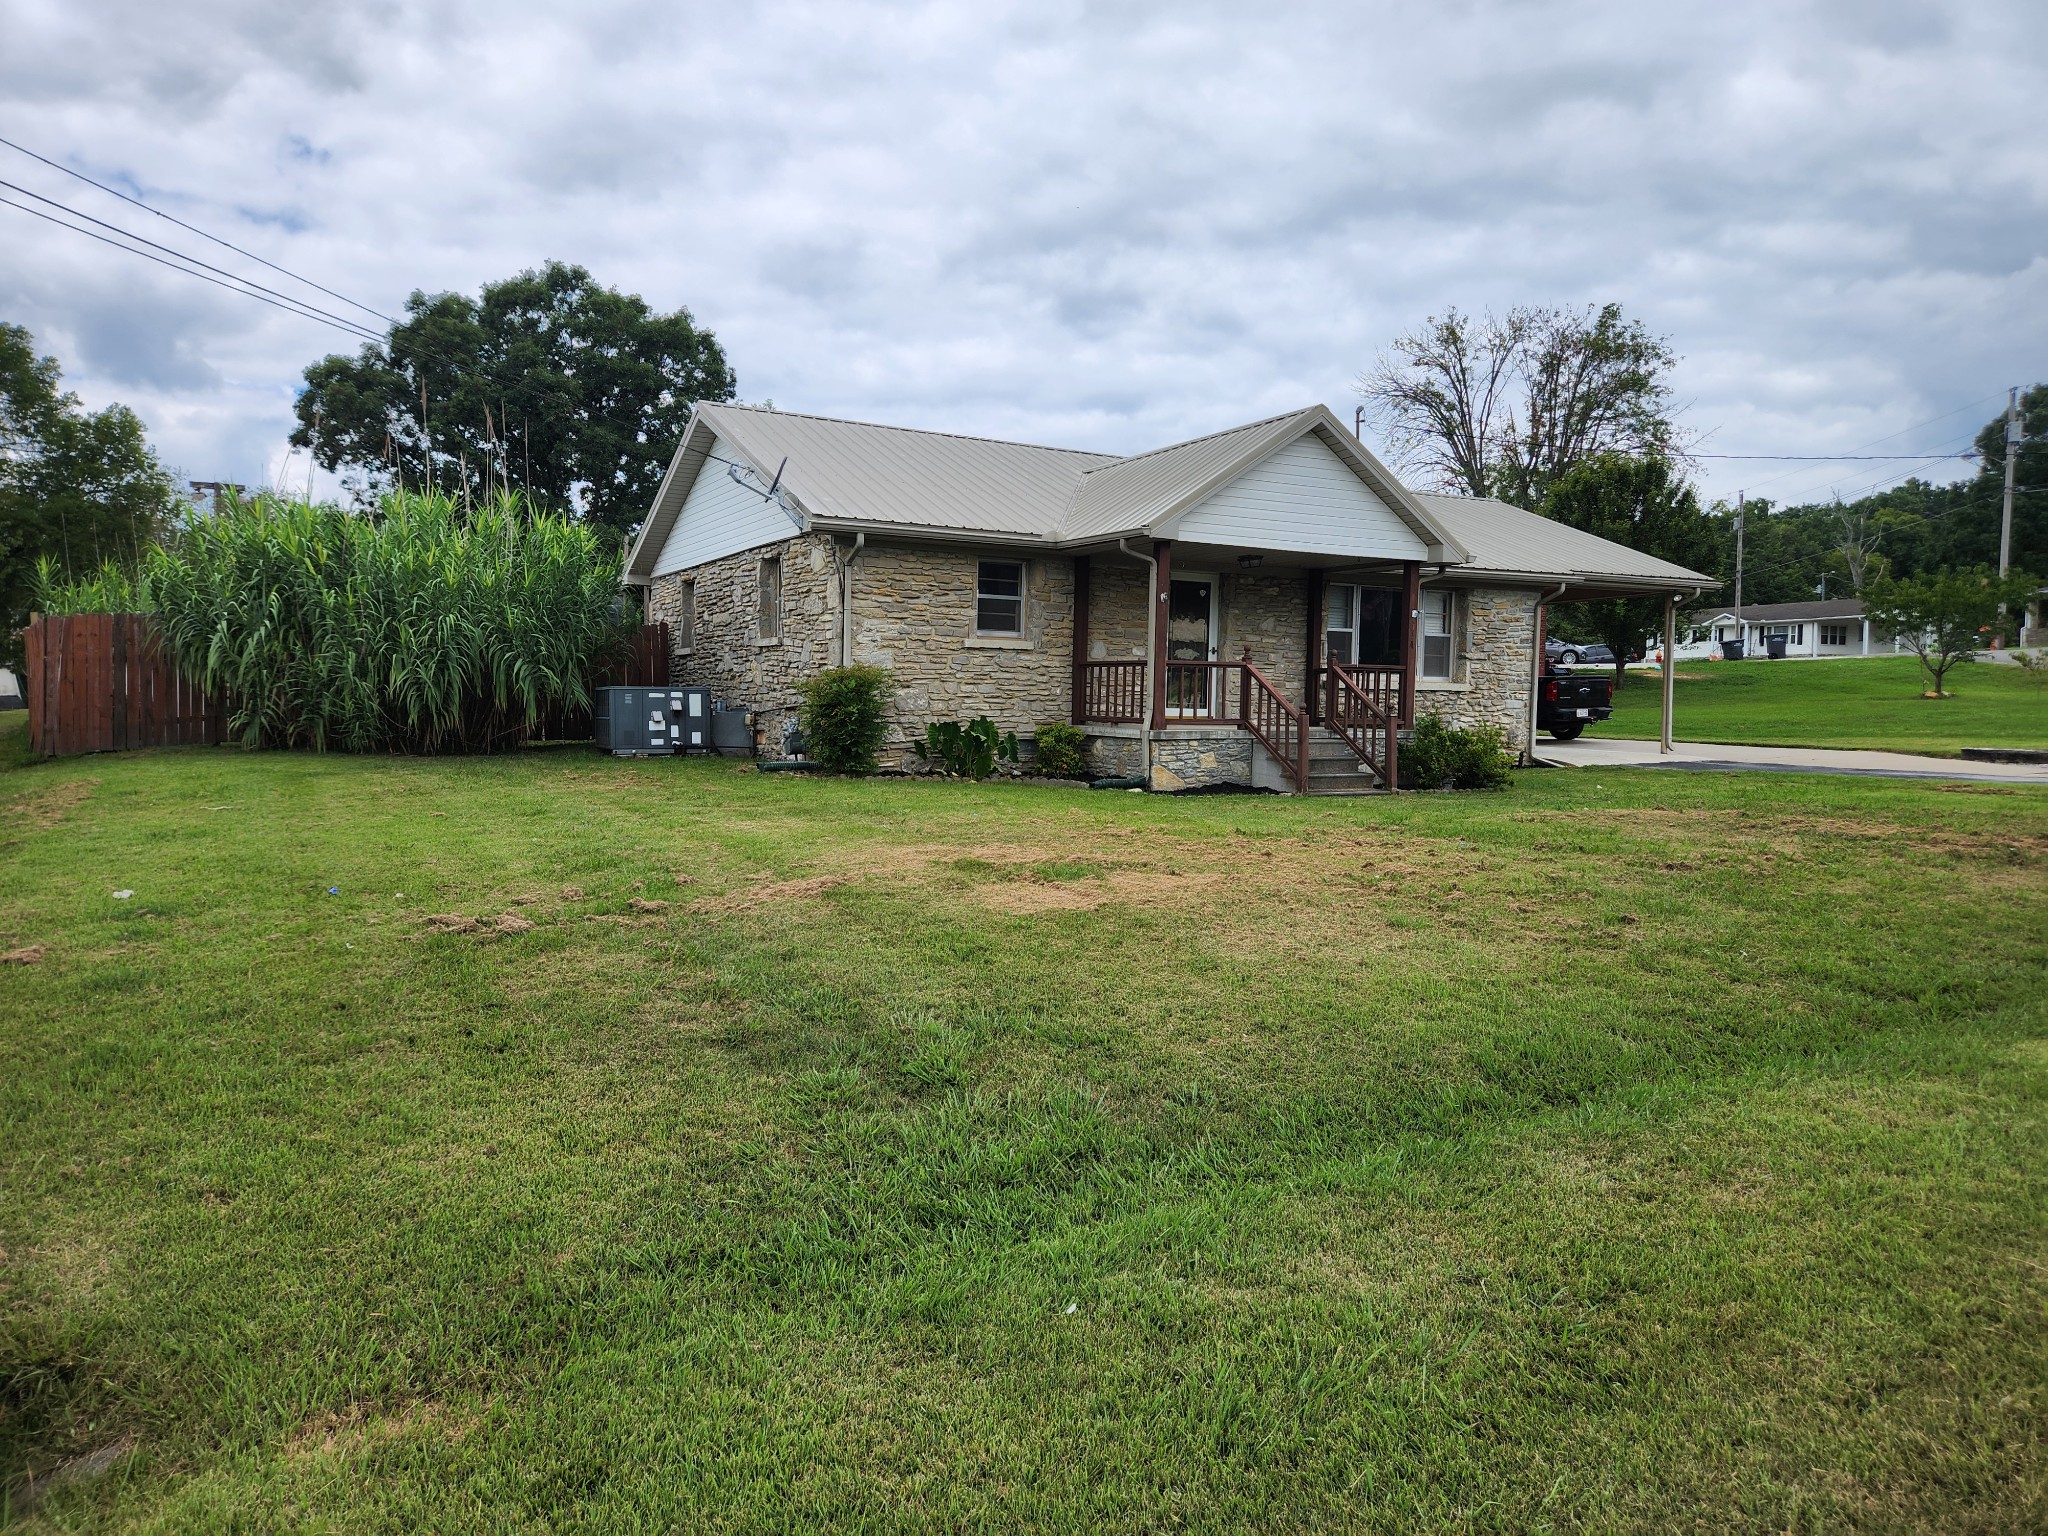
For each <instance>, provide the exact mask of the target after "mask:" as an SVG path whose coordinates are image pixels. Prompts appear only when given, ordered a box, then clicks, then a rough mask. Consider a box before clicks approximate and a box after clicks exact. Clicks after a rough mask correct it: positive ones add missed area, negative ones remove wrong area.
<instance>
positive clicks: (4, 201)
mask: <svg viewBox="0 0 2048 1536" xmlns="http://www.w3.org/2000/svg"><path fill="white" fill-rule="evenodd" d="M0 207H8V208H13V209H16V210H17V211H19V212H21V213H26V214H30V215H32V216H33V217H35V218H38V219H42V220H43V221H45V222H46V223H50V224H54V225H56V226H57V227H58V228H59V229H68V230H70V231H71V232H72V233H73V234H75V235H84V236H85V237H86V238H87V239H88V240H97V241H99V242H100V243H101V244H102V245H111V246H112V247H113V248H114V249H115V250H117V251H126V252H127V253H128V254H129V255H130V256H140V257H141V258H142V259H143V260H144V261H153V262H155V263H156V264H157V265H158V266H160V267H169V268H170V269H171V270H172V271H173V272H182V273H184V274H185V276H187V277H196V278H198V279H199V280H200V281H201V282H202V283H212V284H213V285H214V287H216V288H225V289H227V291H228V292H229V293H238V294H240V295H241V296H242V297H243V298H245V299H254V300H255V301H256V302H257V303H258V304H268V305H269V306H270V307H271V308H272V309H281V310H283V311H284V312H285V313H286V314H288V315H297V316H298V317H299V318H300V319H301V320H314V321H317V322H319V323H320V324H321V325H330V326H333V327H334V328H335V329H336V330H338V331H346V332H347V333H348V334H349V335H351V336H356V337H367V338H368V339H369V340H371V341H378V340H381V339H382V338H381V337H377V336H374V335H372V334H371V333H369V332H367V331H361V330H358V329H356V328H355V326H354V325H353V324H352V323H350V322H348V321H345V320H330V319H329V318H327V316H325V315H323V314H320V313H318V312H317V311H314V310H310V309H301V308H299V307H298V301H297V300H286V301H283V302H280V301H279V300H277V299H271V298H265V297H264V296H263V295H262V294H260V293H255V292H252V291H251V290H250V289H247V288H237V287H236V286H235V285H234V284H232V283H229V282H224V281H223V280H222V279H220V278H217V277H210V276H208V275H207V274H206V273H204V272H195V271H194V270H193V269H192V268H190V267H181V266H179V265H178V264H177V263H176V262H174V261H166V260H165V259H164V258H163V257H161V256H152V255H151V254H150V253H149V252H148V251H139V250H137V249H136V248H135V247H134V246H132V245H123V244H121V242H120V241H118V240H113V239H109V238H108V237H107V236H105V235H102V234H100V233H98V232H97V231H95V230H90V229H81V228H79V226H78V225H76V224H67V223H65V222H64V221H63V220H62V219H60V218H58V217H57V216H56V215H55V214H50V213H45V212H43V210H42V209H40V208H31V207H29V206H28V205H27V204H26V203H17V202H15V201H14V199H12V198H10V197H0ZM187 259H188V260H189V259H190V258H187Z"/></svg>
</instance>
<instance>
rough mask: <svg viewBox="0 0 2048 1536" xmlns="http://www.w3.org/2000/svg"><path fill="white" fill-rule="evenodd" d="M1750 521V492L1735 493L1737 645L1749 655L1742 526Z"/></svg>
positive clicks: (1744, 653)
mask: <svg viewBox="0 0 2048 1536" xmlns="http://www.w3.org/2000/svg"><path fill="white" fill-rule="evenodd" d="M1748 521H1749V492H1747V491H1737V492H1736V493H1735V643H1736V644H1737V645H1740V646H1742V647H1743V652H1742V654H1743V655H1745V656H1747V655H1748V654H1749V647H1748V644H1747V641H1748V639H1749V637H1748V636H1747V635H1745V634H1744V633H1743V632H1742V533H1743V527H1742V525H1743V524H1744V523H1746V522H1748Z"/></svg>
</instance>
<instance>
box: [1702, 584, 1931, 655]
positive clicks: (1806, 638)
mask: <svg viewBox="0 0 2048 1536" xmlns="http://www.w3.org/2000/svg"><path fill="white" fill-rule="evenodd" d="M1690 622H1691V624H1692V625H1693V627H1694V633H1695V634H1698V633H1699V632H1700V631H1705V635H1704V636H1703V638H1705V639H1706V640H1707V641H1708V643H1709V645H1710V646H1711V647H1712V653H1714V654H1718V653H1719V650H1720V647H1721V646H1722V645H1723V644H1724V643H1725V642H1727V641H1730V640H1740V641H1742V642H1743V654H1744V655H1746V656H1763V655H1766V654H1768V651H1769V643H1770V642H1771V641H1772V640H1783V641H1784V642H1785V654H1786V655H1787V656H1788V657H1790V656H1800V657H1808V658H1813V657H1828V656H1890V655H1894V654H1897V653H1898V652H1899V651H1901V650H1903V649H1904V648H1903V647H1902V646H1900V645H1899V644H1898V642H1897V641H1896V640H1894V639H1893V638H1892V637H1891V635H1889V634H1882V635H1879V634H1873V633H1872V632H1871V628H1870V621H1869V620H1868V619H1866V618H1865V617H1864V616H1863V600H1862V599H1861V598H1855V597H1847V598H1843V597H1836V598H1827V599H1823V600H1820V601H1816V602H1811V603H1745V604H1744V605H1743V608H1742V616H1741V618H1740V619H1739V620H1738V619H1737V617H1736V614H1735V610H1734V609H1733V608H1728V609H1724V610H1722V611H1720V612H1717V613H1712V614H1695V615H1694V616H1693V618H1692V619H1691V621H1690ZM1678 654H1679V657H1680V659H1686V657H1687V652H1686V651H1685V650H1684V649H1683V648H1681V649H1680V651H1679V653H1678Z"/></svg>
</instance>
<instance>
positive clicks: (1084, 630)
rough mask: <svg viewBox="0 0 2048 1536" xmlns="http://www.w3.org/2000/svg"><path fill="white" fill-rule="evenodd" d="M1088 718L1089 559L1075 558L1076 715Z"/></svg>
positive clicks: (1075, 718) (1075, 717)
mask: <svg viewBox="0 0 2048 1536" xmlns="http://www.w3.org/2000/svg"><path fill="white" fill-rule="evenodd" d="M1087 718H1088V557H1087V556H1086V555H1076V556H1074V714H1073V723H1074V724H1075V725H1079V724H1081V723H1082V722H1083V721H1084V720H1086V719H1087Z"/></svg>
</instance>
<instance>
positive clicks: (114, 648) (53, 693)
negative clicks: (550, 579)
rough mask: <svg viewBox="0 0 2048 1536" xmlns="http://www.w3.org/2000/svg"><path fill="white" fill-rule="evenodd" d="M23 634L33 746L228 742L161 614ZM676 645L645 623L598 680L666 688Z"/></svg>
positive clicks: (557, 730)
mask: <svg viewBox="0 0 2048 1536" xmlns="http://www.w3.org/2000/svg"><path fill="white" fill-rule="evenodd" d="M22 638H23V639H24V640H25V641H26V642H27V646H28V664H27V675H26V676H25V677H24V679H23V682H24V685H25V686H26V688H27V689H28V746H29V751H30V752H32V753H34V754H36V755H37V756H39V757H71V756H75V755H76V754H78V753H81V752H125V751H128V750H130V749H132V748H135V747H206V746H217V745H219V744H220V743H221V742H224V741H226V740H227V739H228V724H227V720H228V711H227V703H226V700H224V699H223V698H221V697H220V696H219V695H218V694H214V695H208V694H206V693H204V692H202V691H201V689H200V688H199V686H198V684H196V683H194V682H192V681H191V680H190V679H189V678H187V677H186V676H185V675H184V674H183V673H181V672H180V671H179V670H178V669H177V667H176V665H175V664H174V663H173V662H172V660H171V658H170V656H169V655H168V654H166V652H165V651H164V648H163V643H162V639H161V636H160V633H159V631H158V629H157V626H156V618H155V616H154V615H152V614H147V613H64V614H37V615H35V616H33V617H31V618H30V619H29V622H28V628H27V629H25V630H24V631H22ZM668 643H669V635H668V626H667V625H666V624H644V625H642V626H641V627H640V629H639V631H638V632H637V633H635V634H634V636H633V641H632V645H631V648H630V649H629V650H628V652H627V653H626V655H625V656H624V657H622V658H621V659H620V660H619V661H618V662H616V663H614V664H613V665H612V666H610V667H607V668H605V669H603V670H602V671H600V672H599V673H598V675H597V676H595V677H593V678H592V679H591V680H590V683H591V687H592V688H602V687H605V686H607V685H612V686H621V685H623V686H629V687H635V688H665V687H667V686H668V655H669V651H668ZM593 729H594V728H593V726H592V724H591V719H590V711H589V710H575V711H567V712H564V713H562V714H560V715H556V716H552V717H546V718H544V719H543V721H542V723H541V726H540V728H539V729H538V730H537V731H536V732H535V734H536V735H539V736H547V737H553V738H554V739H556V740H564V741H567V740H580V739H582V738H585V737H588V736H590V735H592V734H593Z"/></svg>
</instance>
